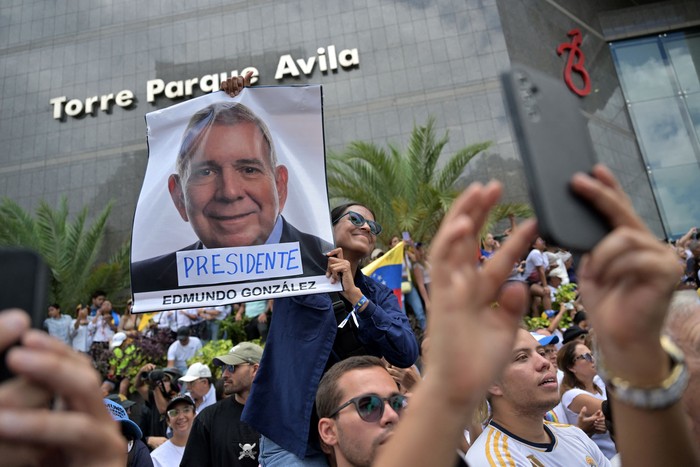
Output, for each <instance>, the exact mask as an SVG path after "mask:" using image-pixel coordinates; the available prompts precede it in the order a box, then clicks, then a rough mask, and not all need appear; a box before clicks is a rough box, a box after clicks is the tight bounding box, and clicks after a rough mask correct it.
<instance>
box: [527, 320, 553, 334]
mask: <svg viewBox="0 0 700 467" xmlns="http://www.w3.org/2000/svg"><path fill="white" fill-rule="evenodd" d="M524 321H525V325H526V326H527V330H528V331H535V330H536V329H547V328H548V327H549V325H550V322H549V319H547V317H546V316H545V317H542V316H538V317H534V318H531V317H529V316H526V317H525V318H524Z"/></svg>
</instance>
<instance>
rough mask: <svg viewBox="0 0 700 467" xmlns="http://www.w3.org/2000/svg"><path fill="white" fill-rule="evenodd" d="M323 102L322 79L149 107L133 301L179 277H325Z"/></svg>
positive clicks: (205, 282) (178, 283)
mask: <svg viewBox="0 0 700 467" xmlns="http://www.w3.org/2000/svg"><path fill="white" fill-rule="evenodd" d="M199 101H202V102H199ZM244 101H245V103H244ZM320 101H321V96H320V87H318V86H303V87H261V88H253V89H250V88H247V89H246V90H244V92H243V93H242V94H241V95H239V96H237V97H236V98H229V97H228V96H226V94H224V93H223V92H218V93H214V94H211V95H208V96H203V97H201V98H197V99H193V100H191V101H187V102H185V103H182V104H179V105H177V106H173V107H170V108H168V109H164V110H160V111H157V112H152V113H150V114H148V115H147V124H148V135H149V164H148V168H147V173H146V177H145V179H144V184H143V188H142V192H141V196H140V197H139V201H138V205H137V210H136V215H135V218H134V231H133V238H132V266H131V274H132V290H133V292H134V294H135V298H136V302H138V297H139V294H146V295H143V297H144V298H147V299H149V301H151V300H156V301H159V300H158V298H159V294H160V293H161V292H167V291H172V290H176V289H181V288H183V287H187V288H190V289H191V288H192V287H195V288H197V289H201V288H207V287H210V285H211V284H222V283H231V282H234V283H235V282H249V281H265V280H268V279H270V278H273V277H274V278H278V277H281V278H283V277H287V276H288V277H319V276H322V278H325V273H326V266H327V258H326V257H325V253H326V252H328V251H330V250H331V249H332V248H333V245H332V235H331V230H330V218H329V214H328V212H329V210H328V196H327V191H326V181H325V164H324V148H323V129H322V119H321V108H320ZM285 107H286V109H285ZM195 108H196V110H195ZM254 109H255V110H254ZM263 116H264V117H265V118H263ZM177 121H181V122H182V123H181V125H180V126H179V131H178V125H174V123H175V122H177ZM183 126H184V130H183V129H182V128H183ZM178 133H179V136H177V135H178ZM176 137H177V138H178V139H176ZM175 141H176V143H175V144H173V143H174V142H175ZM280 245H282V246H283V247H285V248H282V247H281V246H280ZM307 293H308V292H307ZM237 301H243V300H237ZM152 304H154V303H152Z"/></svg>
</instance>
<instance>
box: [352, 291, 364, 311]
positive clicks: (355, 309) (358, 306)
mask: <svg viewBox="0 0 700 467" xmlns="http://www.w3.org/2000/svg"><path fill="white" fill-rule="evenodd" d="M365 303H367V297H365V296H364V295H363V296H361V297H360V299H359V300H358V301H357V303H355V306H353V307H352V311H354V312H355V313H359V311H360V308H362V306H363V305H364V304H365Z"/></svg>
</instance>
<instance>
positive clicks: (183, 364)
mask: <svg viewBox="0 0 700 467" xmlns="http://www.w3.org/2000/svg"><path fill="white" fill-rule="evenodd" d="M201 348H202V341H200V340H199V338H197V337H190V340H189V342H188V343H187V345H182V344H181V343H180V341H179V340H176V341H175V342H173V343H172V344H170V347H169V348H168V360H173V361H174V365H175V368H177V369H178V370H180V371H181V372H182V374H183V375H184V374H185V373H187V360H189V359H190V358H192V357H194V355H195V354H196V353H197V351H199V350H200V349H201Z"/></svg>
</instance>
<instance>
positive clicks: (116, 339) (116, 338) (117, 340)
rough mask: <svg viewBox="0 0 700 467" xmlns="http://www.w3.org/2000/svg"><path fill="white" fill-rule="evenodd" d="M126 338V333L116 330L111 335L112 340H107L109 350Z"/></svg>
mask: <svg viewBox="0 0 700 467" xmlns="http://www.w3.org/2000/svg"><path fill="white" fill-rule="evenodd" d="M125 340H126V334H124V333H123V332H118V333H116V334H115V335H114V336H112V340H111V341H110V342H109V350H114V349H115V348H117V347H119V346H120V345H122V344H123V343H124V341H125Z"/></svg>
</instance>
